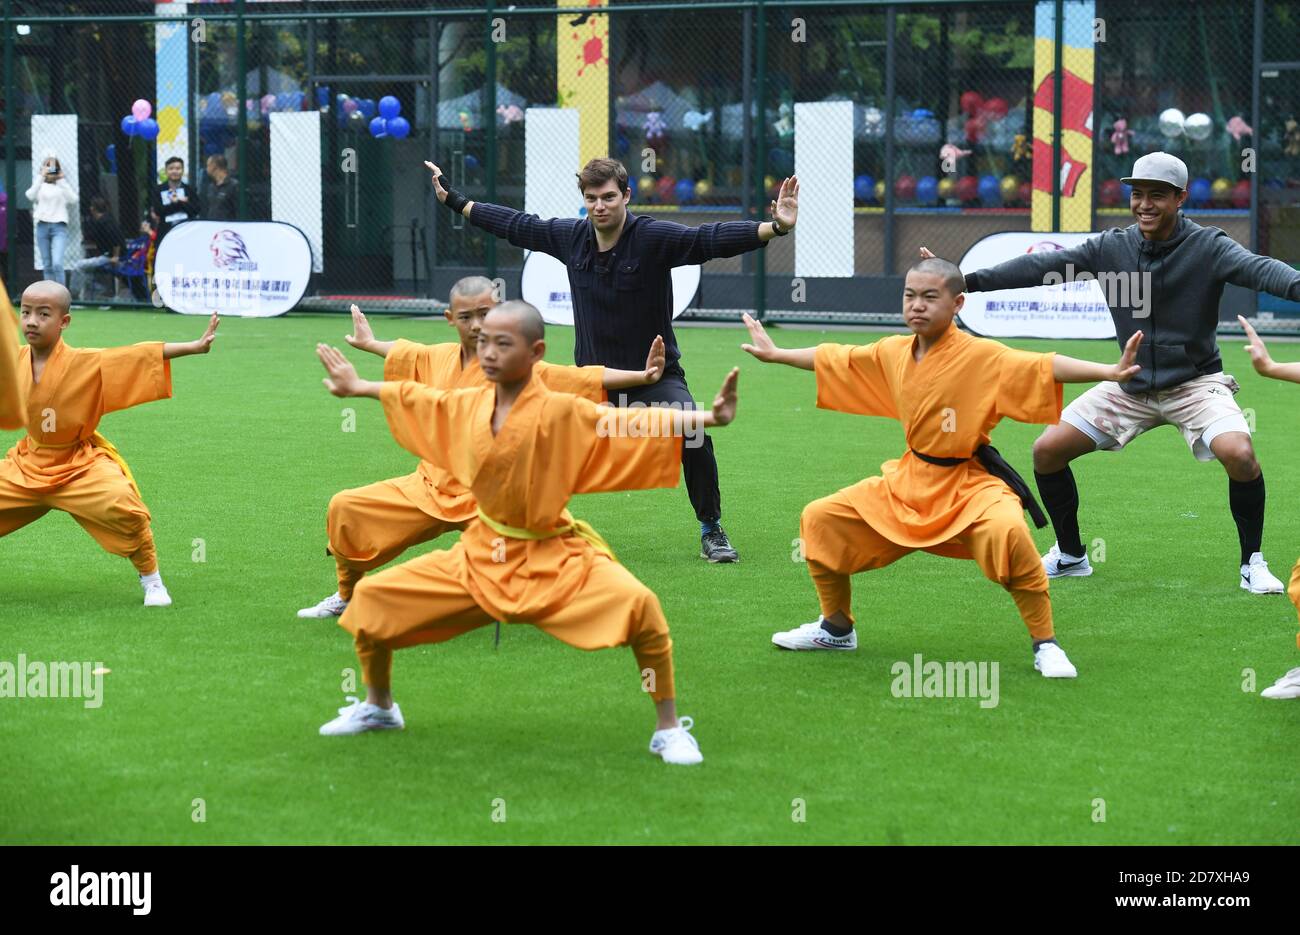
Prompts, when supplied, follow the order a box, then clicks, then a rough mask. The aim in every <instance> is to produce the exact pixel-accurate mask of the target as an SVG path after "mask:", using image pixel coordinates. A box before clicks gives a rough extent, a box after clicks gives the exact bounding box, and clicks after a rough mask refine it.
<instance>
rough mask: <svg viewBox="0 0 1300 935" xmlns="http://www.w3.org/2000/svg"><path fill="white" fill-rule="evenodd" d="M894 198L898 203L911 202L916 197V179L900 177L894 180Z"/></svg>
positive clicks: (905, 176)
mask: <svg viewBox="0 0 1300 935" xmlns="http://www.w3.org/2000/svg"><path fill="white" fill-rule="evenodd" d="M894 197H895V198H897V199H898V200H899V201H911V200H912V199H913V198H915V197H916V179H914V178H912V177H911V176H910V175H900V176H899V177H898V178H896V179H894Z"/></svg>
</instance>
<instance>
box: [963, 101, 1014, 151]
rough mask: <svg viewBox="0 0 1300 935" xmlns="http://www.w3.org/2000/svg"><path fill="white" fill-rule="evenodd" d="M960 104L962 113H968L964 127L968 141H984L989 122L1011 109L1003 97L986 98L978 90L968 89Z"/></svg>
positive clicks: (1001, 116)
mask: <svg viewBox="0 0 1300 935" xmlns="http://www.w3.org/2000/svg"><path fill="white" fill-rule="evenodd" d="M959 106H960V107H961V110H962V113H964V114H965V115H966V124H965V126H964V128H963V129H964V130H965V133H966V142H967V143H979V142H980V141H982V140H983V139H984V134H985V132H986V131H987V130H988V128H989V124H991V123H994V122H996V121H999V120H1001V119H1002V118H1003V117H1005V116H1006V115H1007V112H1008V111H1009V110H1010V108H1009V107H1008V106H1007V102H1006V101H1005V100H1004V99H1003V98H1000V97H990V98H987V99H986V98H985V97H984V95H982V94H980V93H979V92H978V91H967V92H965V93H964V94H962V96H961V98H960V100H959Z"/></svg>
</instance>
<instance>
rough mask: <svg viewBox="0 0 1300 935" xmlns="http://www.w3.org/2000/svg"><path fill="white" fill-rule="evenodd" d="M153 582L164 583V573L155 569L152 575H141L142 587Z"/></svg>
mask: <svg viewBox="0 0 1300 935" xmlns="http://www.w3.org/2000/svg"><path fill="white" fill-rule="evenodd" d="M151 584H162V575H161V574H159V573H158V572H156V571H155V572H154V573H153V574H152V575H141V576H140V586H141V587H145V588H147V587H149V585H151Z"/></svg>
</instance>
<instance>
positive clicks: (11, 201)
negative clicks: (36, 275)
mask: <svg viewBox="0 0 1300 935" xmlns="http://www.w3.org/2000/svg"><path fill="white" fill-rule="evenodd" d="M4 4H5V24H4V29H5V76H4V77H5V197H6V198H7V199H8V201H6V202H5V222H6V223H5V228H6V233H5V241H6V243H5V251H6V253H7V254H8V257H9V262H8V263H7V264H6V265H7V267H8V268H7V269H6V270H5V283H6V285H5V288H6V289H11V288H12V287H13V284H14V283H15V282H17V281H18V250H17V246H18V230H17V228H18V225H17V224H16V223H14V222H15V220H16V218H15V216H14V215H15V214H16V209H17V207H18V204H17V202H18V199H17V198H16V197H15V196H14V185H16V184H17V173H16V171H15V168H14V137H15V136H17V134H16V133H15V132H14V26H13V22H12V18H13V0H4ZM6 325H7V323H6Z"/></svg>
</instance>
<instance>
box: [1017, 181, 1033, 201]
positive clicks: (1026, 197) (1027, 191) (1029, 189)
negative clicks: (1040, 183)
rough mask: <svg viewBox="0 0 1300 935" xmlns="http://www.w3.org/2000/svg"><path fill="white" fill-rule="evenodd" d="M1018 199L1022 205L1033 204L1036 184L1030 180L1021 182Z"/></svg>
mask: <svg viewBox="0 0 1300 935" xmlns="http://www.w3.org/2000/svg"><path fill="white" fill-rule="evenodd" d="M1018 200H1019V201H1020V203H1021V204H1022V205H1028V204H1033V201H1034V186H1033V184H1032V183H1030V182H1021V183H1020V198H1019V199H1018Z"/></svg>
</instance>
